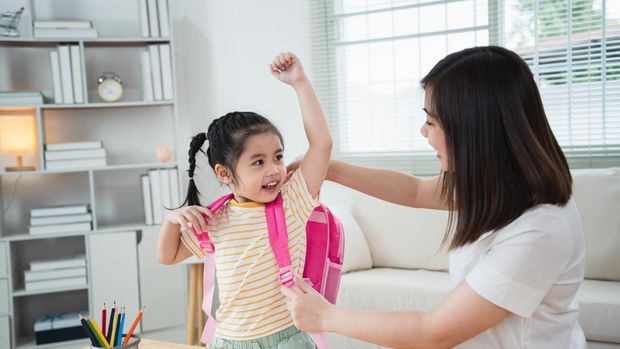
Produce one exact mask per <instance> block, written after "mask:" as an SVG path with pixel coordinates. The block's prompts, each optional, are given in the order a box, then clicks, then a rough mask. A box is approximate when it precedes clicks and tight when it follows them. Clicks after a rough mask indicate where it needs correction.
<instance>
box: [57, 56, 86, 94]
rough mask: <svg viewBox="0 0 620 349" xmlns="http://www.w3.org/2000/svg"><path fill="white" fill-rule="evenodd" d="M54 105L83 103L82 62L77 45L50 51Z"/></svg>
mask: <svg viewBox="0 0 620 349" xmlns="http://www.w3.org/2000/svg"><path fill="white" fill-rule="evenodd" d="M50 64H51V68H52V69H51V70H52V85H53V89H54V103H57V104H81V103H84V100H85V99H84V90H83V88H84V87H83V81H84V77H83V75H82V60H81V58H80V47H79V46H78V45H58V50H52V51H50Z"/></svg>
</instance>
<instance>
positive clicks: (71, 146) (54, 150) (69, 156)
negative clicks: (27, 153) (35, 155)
mask: <svg viewBox="0 0 620 349" xmlns="http://www.w3.org/2000/svg"><path fill="white" fill-rule="evenodd" d="M106 165H107V160H106V150H105V148H103V142H101V141H90V142H69V143H55V144H46V145H45V168H46V169H47V170H70V169H75V168H94V167H102V166H106Z"/></svg>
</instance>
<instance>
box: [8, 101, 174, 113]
mask: <svg viewBox="0 0 620 349" xmlns="http://www.w3.org/2000/svg"><path fill="white" fill-rule="evenodd" d="M173 104H174V100H165V101H128V102H114V103H103V102H100V103H82V104H33V105H0V110H11V111H22V110H32V109H43V110H46V109H97V108H129V107H148V106H157V105H173Z"/></svg>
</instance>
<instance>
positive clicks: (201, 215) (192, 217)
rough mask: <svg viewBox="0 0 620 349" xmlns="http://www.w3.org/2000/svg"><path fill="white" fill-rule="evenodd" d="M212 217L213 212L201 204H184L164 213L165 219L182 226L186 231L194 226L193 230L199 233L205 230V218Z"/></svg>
mask: <svg viewBox="0 0 620 349" xmlns="http://www.w3.org/2000/svg"><path fill="white" fill-rule="evenodd" d="M205 216H207V217H208V218H212V217H213V212H211V211H209V209H208V208H206V207H202V206H185V207H181V208H177V209H176V210H172V211H170V212H168V214H166V221H168V222H170V223H172V224H177V225H181V226H183V228H184V229H185V230H186V231H188V232H189V231H192V228H194V227H196V229H195V232H196V233H198V234H201V233H202V232H204V231H207V219H205Z"/></svg>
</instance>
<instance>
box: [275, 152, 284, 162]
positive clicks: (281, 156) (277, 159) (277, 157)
mask: <svg viewBox="0 0 620 349" xmlns="http://www.w3.org/2000/svg"><path fill="white" fill-rule="evenodd" d="M282 159H284V155H282V154H280V155H276V161H281V160H282Z"/></svg>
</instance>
